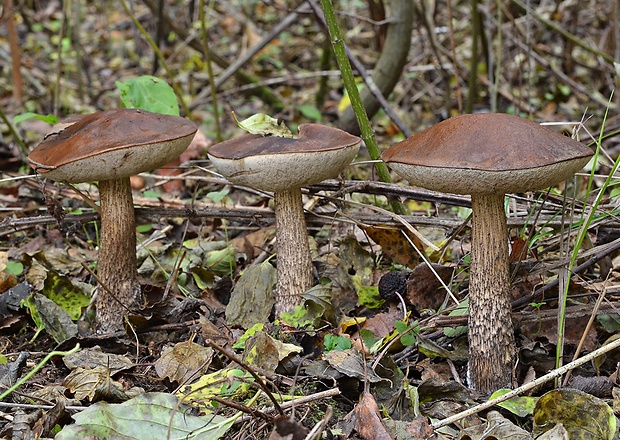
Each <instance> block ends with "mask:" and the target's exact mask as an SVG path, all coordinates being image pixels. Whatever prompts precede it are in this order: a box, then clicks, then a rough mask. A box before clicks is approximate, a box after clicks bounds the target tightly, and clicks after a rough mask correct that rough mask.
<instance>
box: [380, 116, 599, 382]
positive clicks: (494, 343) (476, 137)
mask: <svg viewBox="0 0 620 440" xmlns="http://www.w3.org/2000/svg"><path fill="white" fill-rule="evenodd" d="M591 156H592V151H591V150H590V149H589V148H587V147H586V146H584V145H583V144H581V143H580V142H577V141H576V140H573V139H571V138H569V137H566V136H562V135H560V134H558V133H555V132H553V131H550V130H548V129H546V128H544V127H541V126H540V125H539V124H537V123H535V122H532V121H529V120H527V119H523V118H519V117H517V116H510V115H505V114H477V115H462V116H457V117H454V118H451V119H447V120H445V121H443V122H441V123H439V124H437V125H435V126H433V127H431V128H429V129H427V130H424V131H422V132H420V133H417V134H415V135H413V136H412V137H410V138H409V139H406V140H404V141H402V142H400V143H398V144H396V145H394V146H392V147H390V148H388V149H387V150H386V151H384V152H383V154H382V158H383V160H384V161H385V162H386V163H387V164H388V165H389V166H390V168H392V169H393V170H394V171H396V172H397V173H398V174H400V175H401V176H403V177H404V178H406V179H407V180H408V181H409V183H410V184H412V185H417V186H421V187H424V188H427V189H432V190H436V191H443V192H448V193H456V194H470V195H471V199H472V215H473V217H472V249H471V266H470V285H469V364H468V381H469V385H470V386H471V387H472V388H474V389H477V390H479V391H481V392H491V391H494V390H496V389H498V388H502V387H507V386H511V385H512V383H513V369H514V366H515V352H516V347H515V339H514V332H513V326H512V318H511V307H510V293H509V289H510V278H509V265H508V240H509V237H508V227H507V224H506V214H505V211H504V196H505V194H508V193H516V192H525V191H532V190H536V189H541V188H546V187H549V186H552V185H555V184H557V183H559V182H561V181H563V180H566V179H568V178H569V177H571V176H572V175H573V174H574V173H576V172H577V171H578V170H580V169H581V168H582V167H583V166H584V165H585V164H586V163H587V162H588V160H589V159H590V157H591Z"/></svg>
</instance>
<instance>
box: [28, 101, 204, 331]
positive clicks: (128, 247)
mask: <svg viewBox="0 0 620 440" xmlns="http://www.w3.org/2000/svg"><path fill="white" fill-rule="evenodd" d="M195 133H196V126H195V125H194V123H192V122H191V121H188V120H187V119H184V118H181V117H179V116H169V115H161V114H156V113H150V112H147V111H144V110H136V109H114V110H108V111H104V112H98V113H93V114H89V115H83V116H72V117H71V118H70V119H68V121H67V122H66V123H64V124H60V125H59V126H58V127H57V128H56V129H55V130H54V131H53V132H52V133H50V134H48V135H47V136H46V137H45V139H44V140H43V142H41V143H40V144H39V145H38V146H37V147H36V148H35V149H34V150H33V151H32V152H31V153H30V155H29V156H28V161H29V162H30V166H31V167H32V168H34V169H35V170H36V171H37V172H38V173H40V174H41V175H42V176H44V177H47V178H50V179H52V180H57V181H63V182H67V183H80V182H88V181H97V180H98V181H99V198H100V205H101V206H100V215H101V236H100V243H99V263H98V277H99V280H100V281H101V283H102V284H103V288H100V289H99V294H98V299H97V331H98V332H100V333H110V332H117V331H124V327H123V316H124V315H126V312H127V309H129V310H135V309H136V308H137V307H138V306H139V305H140V303H141V301H140V285H139V283H138V272H137V268H136V228H135V219H134V210H133V198H132V195H131V187H130V184H129V177H130V176H132V175H134V174H138V173H141V172H143V171H150V170H153V169H155V168H158V167H160V166H162V165H164V164H166V163H167V162H169V161H171V160H173V159H175V158H176V157H178V156H179V154H181V153H182V152H183V151H184V150H185V149H186V148H187V146H188V145H189V144H190V142H191V141H192V138H193V137H194V134H195Z"/></svg>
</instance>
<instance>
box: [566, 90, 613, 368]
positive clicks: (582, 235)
mask: <svg viewBox="0 0 620 440" xmlns="http://www.w3.org/2000/svg"><path fill="white" fill-rule="evenodd" d="M613 95H614V94H613V92H612V93H611V96H610V97H609V104H608V106H607V109H606V110H605V116H604V117H603V123H602V125H601V130H600V132H599V138H598V142H597V145H596V152H595V154H594V159H593V163H594V164H595V165H594V166H593V167H592V170H591V172H590V179H589V181H588V187H587V190H586V200H587V197H588V196H589V195H590V192H591V191H592V183H593V181H594V171H595V169H596V164H597V163H598V156H599V153H600V148H601V144H602V142H603V133H604V132H605V122H606V121H607V116H608V114H609V106H610V105H611V103H612V99H613ZM618 167H620V157H619V158H617V159H616V161H615V163H614V166H613V167H612V169H611V171H610V172H609V174H608V175H607V179H605V183H603V185H602V186H601V187H600V188H599V189H598V194H597V195H596V198H595V199H594V202H593V203H592V206H591V208H590V210H589V212H588V214H587V215H586V218H585V220H584V222H583V223H582V224H581V228H580V229H579V232H578V233H577V238H576V240H575V246H574V247H573V254H572V256H571V260H570V262H569V263H568V270H567V273H568V278H567V280H566V283H565V285H564V292H563V295H562V298H561V301H560V304H559V307H558V309H559V313H560V319H559V320H558V341H557V347H556V355H555V366H556V368H559V367H560V366H561V363H562V356H561V353H562V347H563V344H564V326H565V321H566V320H565V315H566V301H567V298H568V289H569V286H570V279H571V276H572V274H573V270H574V267H575V264H576V263H577V258H578V256H579V250H580V249H581V245H582V244H583V241H584V240H585V239H586V237H587V235H588V229H589V228H590V224H591V223H592V221H593V219H594V215H595V213H596V210H597V208H598V205H599V204H600V203H601V200H602V199H603V197H606V194H607V188H608V187H609V185H610V184H611V182H612V180H613V177H614V176H615V174H616V171H617V170H618Z"/></svg>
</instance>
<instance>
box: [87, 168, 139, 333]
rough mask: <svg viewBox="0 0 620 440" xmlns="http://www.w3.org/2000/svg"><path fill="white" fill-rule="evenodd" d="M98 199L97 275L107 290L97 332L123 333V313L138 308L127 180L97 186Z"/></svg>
mask: <svg viewBox="0 0 620 440" xmlns="http://www.w3.org/2000/svg"><path fill="white" fill-rule="evenodd" d="M99 197H100V199H101V240H100V246H99V269H98V273H99V279H100V281H101V283H102V284H103V285H104V286H105V287H106V288H107V290H106V289H99V296H98V299H97V331H98V332H100V333H112V332H117V331H123V329H124V327H123V317H124V316H125V315H126V313H127V310H126V309H127V308H129V309H134V308H136V307H137V305H138V300H137V299H138V298H137V294H138V292H139V290H140V285H139V283H138V270H137V268H136V227H135V220H134V212H133V198H132V195H131V186H130V184H129V178H126V179H117V180H106V181H101V182H99ZM108 291H109V292H113V293H114V295H111V294H110V293H108Z"/></svg>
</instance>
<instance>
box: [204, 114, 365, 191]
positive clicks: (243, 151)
mask: <svg viewBox="0 0 620 440" xmlns="http://www.w3.org/2000/svg"><path fill="white" fill-rule="evenodd" d="M360 142H361V141H360V138H358V137H357V136H353V135H351V134H349V133H347V132H345V131H342V130H339V129H337V128H332V127H327V126H325V125H320V124H302V125H300V126H299V136H298V138H283V137H276V136H260V135H252V134H248V135H244V136H241V137H238V138H235V139H231V140H229V141H224V142H221V143H219V144H216V145H213V146H212V147H210V148H209V159H210V160H211V162H212V163H213V164H214V165H215V167H216V168H217V169H218V171H219V172H220V173H222V174H223V175H224V176H225V177H226V178H227V179H228V180H230V181H231V182H233V183H236V184H239V185H244V186H248V187H251V188H255V189H260V190H263V191H280V190H287V189H290V188H299V187H302V186H305V185H312V184H314V183H318V182H320V181H322V180H325V179H328V178H331V177H334V176H336V175H337V174H338V173H340V171H342V170H343V169H344V168H345V167H346V166H347V165H348V164H349V163H351V161H352V160H353V158H354V157H355V155H356V154H357V152H358V150H359V147H360Z"/></svg>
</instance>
